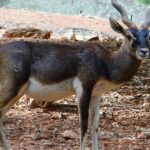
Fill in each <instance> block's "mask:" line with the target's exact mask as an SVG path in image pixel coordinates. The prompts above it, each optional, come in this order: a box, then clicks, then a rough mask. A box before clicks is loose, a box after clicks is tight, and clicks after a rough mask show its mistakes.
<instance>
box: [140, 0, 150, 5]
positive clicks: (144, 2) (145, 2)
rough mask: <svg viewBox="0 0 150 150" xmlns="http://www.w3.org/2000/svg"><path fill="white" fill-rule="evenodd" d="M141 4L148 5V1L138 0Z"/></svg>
mask: <svg viewBox="0 0 150 150" xmlns="http://www.w3.org/2000/svg"><path fill="white" fill-rule="evenodd" d="M139 1H140V2H141V3H143V4H145V5H149V4H150V0H139Z"/></svg>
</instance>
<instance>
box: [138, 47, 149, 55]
mask: <svg viewBox="0 0 150 150" xmlns="http://www.w3.org/2000/svg"><path fill="white" fill-rule="evenodd" d="M140 51H141V53H143V54H144V55H145V54H147V53H148V51H149V50H148V49H147V48H141V49H140Z"/></svg>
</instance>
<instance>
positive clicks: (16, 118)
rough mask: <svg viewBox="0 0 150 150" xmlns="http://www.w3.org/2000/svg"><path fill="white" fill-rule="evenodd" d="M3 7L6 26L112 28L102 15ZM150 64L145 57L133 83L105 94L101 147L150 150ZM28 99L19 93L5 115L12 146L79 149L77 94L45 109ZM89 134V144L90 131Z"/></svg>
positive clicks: (1, 19)
mask: <svg viewBox="0 0 150 150" xmlns="http://www.w3.org/2000/svg"><path fill="white" fill-rule="evenodd" d="M0 13H3V17H2V15H1V16H0V25H1V26H2V27H5V28H15V27H18V26H19V27H29V26H34V27H35V26H36V27H37V28H43V29H47V28H48V29H52V28H53V27H54V28H55V29H56V28H61V29H62V27H63V28H65V27H66V26H67V27H85V28H87V29H91V30H96V31H97V32H107V33H108V34H111V33H112V31H111V29H110V28H109V27H108V21H105V20H104V19H91V18H86V17H85V19H84V17H81V16H75V17H68V16H62V15H61V16H59V15H48V14H46V13H45V14H44V13H32V12H28V11H24V10H23V11H15V10H6V9H0ZM56 16H57V17H58V18H57V17H56ZM56 18H57V19H56ZM103 20H104V21H103ZM49 21H50V22H49ZM35 22H36V23H35ZM16 23H17V24H16ZM50 23H51V25H50ZM40 26H41V27H40ZM149 68H150V61H148V62H146V63H143V64H142V65H141V68H140V69H139V71H138V73H137V75H135V76H134V78H133V79H132V80H131V81H130V82H129V83H127V84H125V85H124V86H122V87H121V88H119V89H118V90H115V91H111V92H109V93H107V94H105V95H103V97H102V99H101V101H100V104H101V108H100V118H101V119H100V122H99V144H100V149H101V150H150V69H149ZM30 102H31V99H27V98H26V97H25V96H24V97H23V98H21V99H20V101H19V102H18V103H17V104H16V105H15V106H14V107H13V108H12V109H11V110H10V111H9V112H8V113H7V115H6V118H5V120H4V128H5V131H6V133H7V137H8V139H9V142H10V144H11V146H12V148H13V149H14V150H78V149H79V121H78V120H79V118H78V111H77V106H76V101H75V96H72V97H69V98H66V99H63V100H62V101H59V102H58V103H57V104H55V105H52V106H50V107H48V108H45V109H41V108H34V109H32V108H31V107H30ZM87 136H88V138H87V141H88V143H87V145H88V147H89V148H88V150H90V149H91V135H90V132H89V131H88V135H87Z"/></svg>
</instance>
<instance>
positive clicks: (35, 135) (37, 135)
mask: <svg viewBox="0 0 150 150" xmlns="http://www.w3.org/2000/svg"><path fill="white" fill-rule="evenodd" d="M40 139H41V131H40V130H39V129H38V130H36V131H35V133H34V140H40Z"/></svg>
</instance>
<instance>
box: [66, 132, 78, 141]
mask: <svg viewBox="0 0 150 150" xmlns="http://www.w3.org/2000/svg"><path fill="white" fill-rule="evenodd" d="M75 137H76V133H75V132H73V131H72V130H66V131H64V133H63V138H65V139H66V140H72V139H74V138H75Z"/></svg>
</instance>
